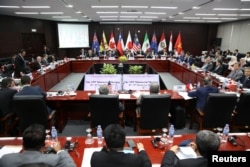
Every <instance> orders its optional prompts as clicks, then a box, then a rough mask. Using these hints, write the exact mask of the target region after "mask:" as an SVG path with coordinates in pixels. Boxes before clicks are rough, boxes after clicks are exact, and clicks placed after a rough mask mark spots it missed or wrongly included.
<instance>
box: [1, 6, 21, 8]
mask: <svg viewBox="0 0 250 167" xmlns="http://www.w3.org/2000/svg"><path fill="white" fill-rule="evenodd" d="M0 8H20V7H19V6H0Z"/></svg>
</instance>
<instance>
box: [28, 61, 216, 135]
mask: <svg viewBox="0 0 250 167" xmlns="http://www.w3.org/2000/svg"><path fill="white" fill-rule="evenodd" d="M96 63H99V64H100V63H112V64H115V63H117V64H118V63H119V61H118V60H107V59H99V60H71V61H67V62H63V61H61V62H60V63H58V64H57V65H56V67H55V68H54V69H53V70H47V71H46V73H44V74H39V73H37V72H33V73H32V75H33V80H32V85H39V86H40V87H41V88H42V89H43V90H45V91H49V90H50V89H51V88H52V87H53V86H55V85H56V84H58V83H59V82H60V81H61V80H63V79H64V78H65V77H66V76H67V75H69V74H70V73H86V72H87V71H88V70H89V69H90V68H91V66H93V65H94V64H96ZM127 63H129V64H145V63H146V64H147V65H148V66H150V67H151V68H152V69H154V70H155V71H157V72H169V73H171V74H172V75H173V76H174V77H176V78H177V79H179V80H180V81H182V82H183V83H189V82H190V83H197V82H200V83H201V85H202V83H203V82H202V81H203V78H204V74H203V73H200V72H194V71H193V70H191V69H190V68H187V67H186V66H185V65H180V64H178V63H176V62H175V61H173V60H168V59H166V60H161V59H154V60H145V59H142V58H138V59H135V60H129V61H128V62H127ZM213 84H214V85H218V84H219V82H218V81H217V80H216V79H214V82H213ZM93 93H94V91H83V90H77V91H76V95H75V96H55V97H47V102H48V104H49V105H50V106H52V108H55V109H56V110H57V111H58V112H57V115H58V119H57V120H58V129H59V132H61V131H62V130H63V128H64V126H65V124H66V123H67V120H68V119H74V120H79V119H80V120H83V119H85V118H87V116H88V113H89V106H88V100H89V95H90V94H93ZM160 93H163V94H164V93H168V94H170V95H171V99H172V100H183V97H182V96H180V95H178V93H177V92H175V91H172V90H161V91H160ZM120 100H121V101H122V102H123V104H124V105H125V109H126V111H127V112H130V113H131V112H134V111H135V108H136V103H135V101H136V97H135V96H133V94H131V95H130V96H129V98H120ZM126 111H125V112H126Z"/></svg>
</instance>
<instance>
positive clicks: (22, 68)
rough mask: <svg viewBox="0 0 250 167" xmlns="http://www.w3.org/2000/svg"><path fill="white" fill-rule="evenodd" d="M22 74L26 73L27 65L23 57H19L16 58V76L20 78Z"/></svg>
mask: <svg viewBox="0 0 250 167" xmlns="http://www.w3.org/2000/svg"><path fill="white" fill-rule="evenodd" d="M20 72H23V73H26V65H25V61H24V58H23V57H22V56H21V55H17V56H16V58H15V74H14V76H15V77H17V78H20V77H21V75H20Z"/></svg>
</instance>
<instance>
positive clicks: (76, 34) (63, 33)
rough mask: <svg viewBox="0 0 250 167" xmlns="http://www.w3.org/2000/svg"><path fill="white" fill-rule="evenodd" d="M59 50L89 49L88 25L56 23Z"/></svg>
mask: <svg viewBox="0 0 250 167" xmlns="http://www.w3.org/2000/svg"><path fill="white" fill-rule="evenodd" d="M57 27H58V38H59V48H84V47H89V26H88V24H67V23H58V25H57Z"/></svg>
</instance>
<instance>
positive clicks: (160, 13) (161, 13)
mask: <svg viewBox="0 0 250 167" xmlns="http://www.w3.org/2000/svg"><path fill="white" fill-rule="evenodd" d="M145 14H159V15H164V14H167V13H166V12H145Z"/></svg>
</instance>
